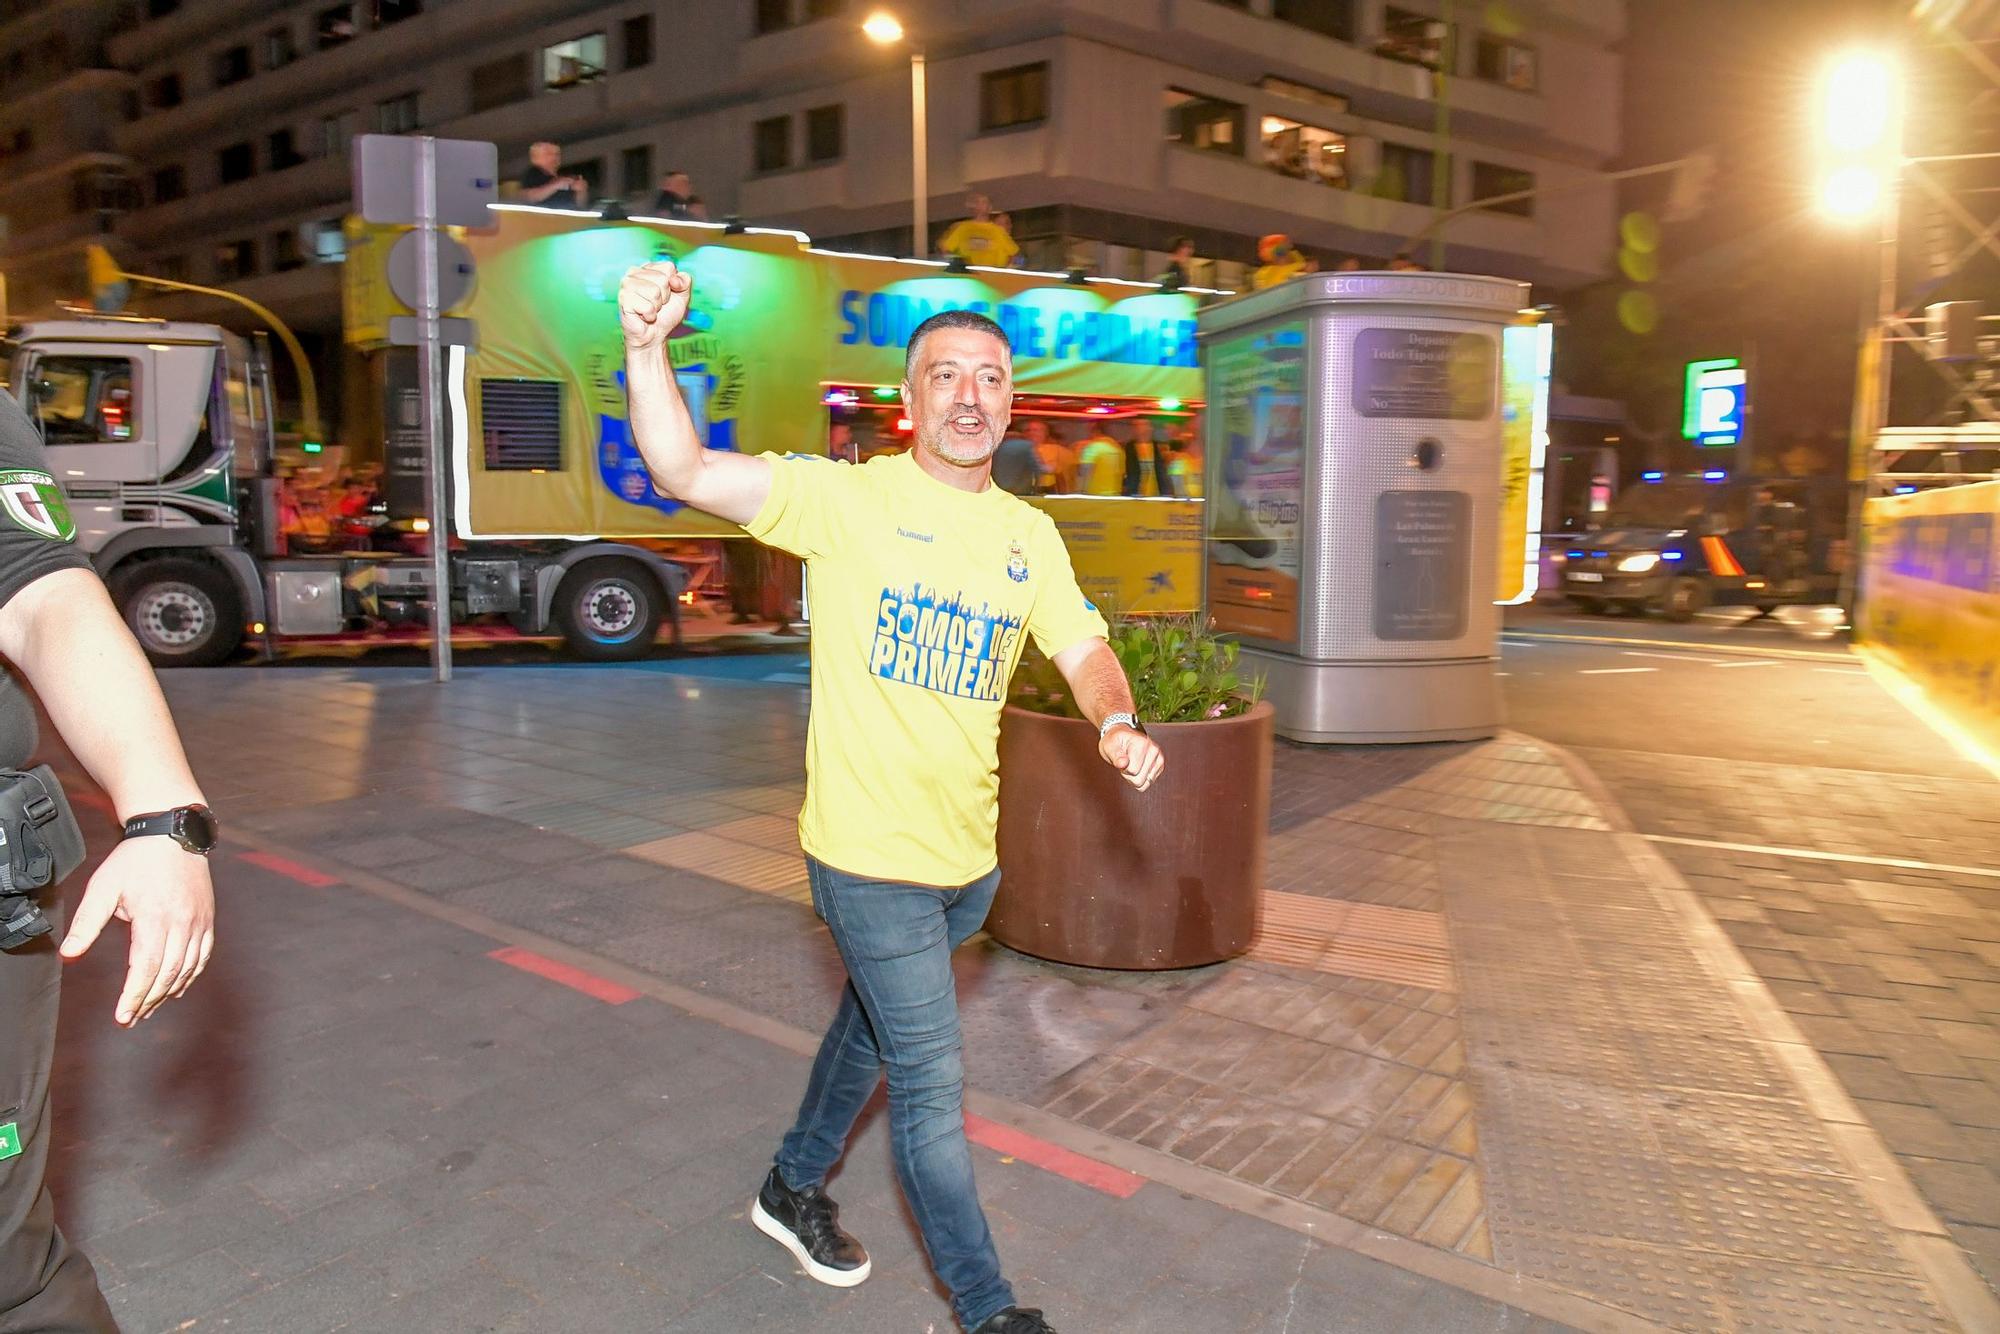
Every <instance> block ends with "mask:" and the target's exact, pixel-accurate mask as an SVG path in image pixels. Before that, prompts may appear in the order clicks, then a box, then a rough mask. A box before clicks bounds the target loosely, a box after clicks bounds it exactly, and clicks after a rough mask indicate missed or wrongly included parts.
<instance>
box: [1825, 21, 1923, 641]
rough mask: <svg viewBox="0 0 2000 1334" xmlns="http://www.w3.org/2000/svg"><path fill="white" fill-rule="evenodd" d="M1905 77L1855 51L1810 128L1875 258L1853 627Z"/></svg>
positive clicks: (1834, 213)
mask: <svg viewBox="0 0 2000 1334" xmlns="http://www.w3.org/2000/svg"><path fill="white" fill-rule="evenodd" d="M1899 85H1900V79H1899V77H1898V73H1897V69H1896V65H1895V62H1894V61H1893V60H1892V59H1891V58H1890V57H1888V56H1886V55H1881V54H1877V53H1873V52H1853V53H1850V54H1847V55H1844V56H1841V57H1840V58H1839V59H1837V60H1835V61H1834V62H1833V63H1832V64H1830V65H1829V66H1828V67H1827V69H1826V72H1825V74H1824V75H1822V77H1821V79H1820V83H1819V89H1818V103H1819V105H1818V107H1817V109H1816V110H1817V114H1816V115H1815V117H1814V133H1815V136H1816V139H1817V143H1816V149H1817V152H1816V154H1815V157H1816V160H1817V163H1818V181H1817V182H1816V190H1815V194H1816V196H1817V201H1818V204H1819V208H1820V211H1821V212H1822V213H1824V214H1826V215H1827V216H1828V217H1829V218H1832V219H1834V220H1835V221H1838V222H1844V223H1863V222H1867V221H1869V220H1870V219H1873V220H1874V221H1875V222H1876V224H1877V228H1878V232H1877V236H1878V239H1877V243H1876V246H1875V252H1876V262H1875V264H1874V265H1873V266H1871V268H1870V270H1868V276H1867V282H1868V286H1869V288H1870V289H1871V292H1870V295H1871V299H1870V300H1869V301H1867V302H1866V303H1865V304H1864V307H1863V310H1862V314H1861V338H1860V347H1859V351H1858V353H1857V356H1856V361H1855V375H1854V411H1853V415H1852V418H1851V426H1850V428H1849V429H1850V437H1849V440H1848V455H1847V482H1848V488H1847V489H1848V515H1847V560H1846V561H1845V562H1844V563H1843V565H1842V567H1841V571H1840V605H1841V606H1842V607H1844V608H1845V609H1846V610H1847V620H1848V625H1849V626H1850V627H1854V626H1856V625H1858V622H1859V620H1860V603H1861V556H1862V551H1861V546H1862V542H1863V541H1864V540H1865V537H1866V526H1865V525H1864V523H1863V522H1862V511H1863V509H1864V508H1865V505H1866V502H1867V499H1868V489H1869V488H1868V477H1869V471H1870V453H1871V451H1872V450H1873V449H1874V446H1875V441H1876V438H1877V437H1878V436H1879V435H1880V434H1881V432H1882V428H1883V426H1884V425H1886V424H1887V422H1888V420H1889V371H1890V366H1889V357H1890V351H1891V347H1890V343H1889V323H1890V321H1891V320H1892V319H1894V317H1895V314H1896V224H1897V219H1898V215H1899V214H1900V212H1901V208H1902V201H1901V199H1900V197H1899V194H1898V191H1897V185H1898V183H1899V179H1900V177H1901V174H1902V170H1903V144H1902V122H1901V117H1900V115H1899V108H1898V105H1897V104H1898V102H1899V100H1900V87H1899Z"/></svg>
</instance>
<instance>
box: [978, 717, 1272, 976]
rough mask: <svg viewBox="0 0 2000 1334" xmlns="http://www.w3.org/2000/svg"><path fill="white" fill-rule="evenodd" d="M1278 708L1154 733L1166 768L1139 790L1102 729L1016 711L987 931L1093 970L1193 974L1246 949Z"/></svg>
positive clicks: (1004, 747) (1006, 751)
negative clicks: (1115, 764)
mask: <svg viewBox="0 0 2000 1334" xmlns="http://www.w3.org/2000/svg"><path fill="white" fill-rule="evenodd" d="M1271 719H1272V709H1271V705H1270V703H1269V701H1265V702H1263V703H1260V704H1258V705H1257V706H1256V707H1255V708H1253V709H1251V710H1250V711H1249V712H1248V713H1245V714H1243V715H1242V716H1241V717H1237V718H1227V719H1218V720H1216V721H1214V722H1200V723H1159V724H1155V725H1153V726H1150V727H1148V728H1147V729H1146V730H1147V731H1148V732H1149V733H1150V734H1151V735H1152V737H1153V739H1154V740H1155V741H1157V742H1159V744H1160V750H1161V751H1162V752H1163V753H1164V754H1165V756H1166V761H1167V768H1166V772H1165V773H1164V774H1163V775H1162V776H1161V778H1160V781H1159V782H1157V783H1155V784H1153V787H1152V790H1151V791H1149V792H1137V791H1134V790H1133V788H1132V787H1131V785H1130V784H1128V783H1127V782H1126V781H1125V780H1124V778H1122V777H1120V776H1119V774H1118V772H1117V771H1116V770H1115V769H1113V768H1112V767H1111V766H1110V765H1108V764H1106V763H1105V762H1104V761H1103V760H1102V759H1101V758H1099V756H1098V754H1097V730H1096V729H1095V728H1093V727H1092V726H1091V725H1090V724H1089V723H1086V722H1082V721H1080V720H1078V719H1074V718H1054V717H1050V716H1048V715H1046V714H1040V713H1030V712H1028V711H1026V710H1024V709H1016V708H1012V707H1009V708H1008V709H1007V710H1006V711H1005V713H1004V714H1003V715H1002V719H1001V724H1000V872H1001V875H1000V892H999V895H998V896H997V897H996V898H995V899H994V901H993V911H992V913H991V915H990V916H988V918H987V919H986V929H987V931H988V932H990V933H991V934H992V936H993V938H994V939H995V940H997V941H999V942H1000V943H1001V944H1003V945H1006V946H1008V947H1010V948H1012V949H1017V950H1020V951H1021V952H1022V953H1023V954H1032V955H1035V956H1036V957H1038V958H1043V959H1053V960H1055V961H1056V962H1058V963H1073V964H1081V965H1084V966H1085V967H1090V968H1146V969H1159V968H1191V967H1193V966H1195V965H1197V964H1206V963H1215V962H1217V961H1218V960H1222V959H1227V958H1231V957H1233V956H1235V955H1238V954H1241V953H1243V952H1244V951H1245V950H1247V949H1249V948H1250V942H1251V940H1252V938H1253V937H1254V936H1255V935H1256V933H1257V915H1258V910H1259V905H1260V903H1261V901H1262V899H1261V896H1262V892H1263V884H1264V835H1265V829H1266V826H1267V824H1268V821H1269V818H1270V811H1271Z"/></svg>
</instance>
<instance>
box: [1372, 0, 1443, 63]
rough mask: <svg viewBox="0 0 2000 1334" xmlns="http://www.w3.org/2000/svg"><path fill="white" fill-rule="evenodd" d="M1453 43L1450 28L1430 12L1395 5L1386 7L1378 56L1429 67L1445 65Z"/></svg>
mask: <svg viewBox="0 0 2000 1334" xmlns="http://www.w3.org/2000/svg"><path fill="white" fill-rule="evenodd" d="M1449 44H1450V43H1449V30H1448V29H1447V28H1446V26H1445V25H1444V24H1443V23H1441V22H1439V21H1438V20H1437V19H1434V18H1432V17H1431V16H1430V15H1428V14H1417V13H1412V12H1411V11H1410V10H1407V9H1398V8H1396V7H1395V6H1394V5H1390V6H1389V7H1388V8H1387V9H1385V10H1383V11H1382V40H1381V41H1379V42H1377V43H1376V44H1375V54H1376V55H1378V56H1382V57H1384V58H1386V59H1389V60H1399V61H1401V62H1403V63H1404V64H1406V65H1422V66H1423V67H1424V68H1425V69H1443V68H1444V60H1445V50H1446V48H1447V46H1448V45H1449Z"/></svg>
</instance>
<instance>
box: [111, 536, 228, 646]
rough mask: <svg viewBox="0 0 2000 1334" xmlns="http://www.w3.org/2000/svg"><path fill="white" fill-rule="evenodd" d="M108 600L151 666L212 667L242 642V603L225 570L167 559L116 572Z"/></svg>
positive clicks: (200, 562) (204, 564)
mask: <svg viewBox="0 0 2000 1334" xmlns="http://www.w3.org/2000/svg"><path fill="white" fill-rule="evenodd" d="M111 597H112V600H113V601H114V602H116V603H117V604H118V611H119V614H120V615H122V616H123V617H124V618H125V624H126V625H128V626H130V627H131V628H132V633H133V635H134V636H136V637H137V638H138V640H139V646H140V647H141V648H143V649H145V650H146V656H147V657H148V658H150V659H151V660H152V662H153V665H154V666H155V667H211V666H214V665H215V664H216V663H218V662H223V661H226V660H227V659H228V658H229V657H230V656H231V655H232V654H234V653H235V652H236V650H237V648H238V647H239V646H240V645H241V644H242V643H243V599H242V596H241V595H240V594H238V593H237V591H236V582H235V581H234V580H233V579H231V578H230V577H229V572H228V571H227V570H223V569H218V568H217V567H216V566H213V565H210V564H209V563H208V562H206V561H200V560H189V559H186V558H185V557H180V556H168V557H165V558H163V559H161V560H149V561H143V562H141V563H140V564H138V565H133V566H129V567H127V568H126V569H123V570H121V571H119V572H118V573H117V574H116V575H114V576H113V577H112V580H111Z"/></svg>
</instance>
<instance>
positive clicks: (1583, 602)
mask: <svg viewBox="0 0 2000 1334" xmlns="http://www.w3.org/2000/svg"><path fill="white" fill-rule="evenodd" d="M1570 601H1571V602H1573V603H1575V604H1576V609H1577V610H1578V611H1580V612H1582V613H1583V614H1584V615H1585V616H1602V615H1603V614H1604V599H1602V598H1579V597H1573V598H1571V599H1570Z"/></svg>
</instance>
